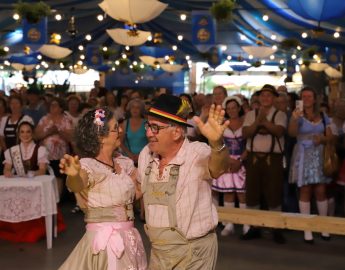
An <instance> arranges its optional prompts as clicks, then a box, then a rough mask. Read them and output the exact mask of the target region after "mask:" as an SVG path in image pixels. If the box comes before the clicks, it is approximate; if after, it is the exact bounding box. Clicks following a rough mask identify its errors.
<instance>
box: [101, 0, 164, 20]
mask: <svg viewBox="0 0 345 270" xmlns="http://www.w3.org/2000/svg"><path fill="white" fill-rule="evenodd" d="M99 6H100V8H101V9H103V11H104V12H105V13H107V14H108V15H109V16H110V17H112V18H113V19H115V20H118V21H122V22H127V23H132V24H134V23H145V22H148V21H150V20H152V19H154V18H156V17H157V16H159V14H161V13H162V12H163V10H164V9H166V8H167V6H168V5H167V4H164V3H161V2H159V1H157V0H104V1H103V2H102V3H100V4H99Z"/></svg>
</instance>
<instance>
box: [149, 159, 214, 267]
mask: <svg viewBox="0 0 345 270" xmlns="http://www.w3.org/2000/svg"><path fill="white" fill-rule="evenodd" d="M152 162H153V160H152V161H151V162H150V163H149V165H148V166H147V168H146V170H145V178H144V181H143V185H142V192H143V196H144V205H145V212H146V213H147V212H148V209H147V207H148V205H152V204H158V205H165V206H167V207H168V216H169V227H163V228H160V227H159V228H158V227H151V226H149V225H147V224H146V225H145V232H146V234H147V235H148V237H149V239H150V241H151V245H152V247H151V256H150V263H149V269H150V270H162V269H164V270H169V269H189V270H196V269H200V270H201V269H210V270H212V269H214V268H215V263H216V257H217V237H216V234H215V233H214V232H210V233H208V234H206V235H205V236H203V237H200V238H197V239H187V238H186V237H185V235H184V234H183V233H182V232H181V231H180V230H179V229H178V228H177V217H176V186H177V181H178V178H179V171H180V166H179V165H173V166H171V168H170V172H169V181H168V182H150V175H151V170H152Z"/></svg>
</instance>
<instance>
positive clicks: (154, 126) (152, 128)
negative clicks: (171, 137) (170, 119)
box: [145, 122, 173, 135]
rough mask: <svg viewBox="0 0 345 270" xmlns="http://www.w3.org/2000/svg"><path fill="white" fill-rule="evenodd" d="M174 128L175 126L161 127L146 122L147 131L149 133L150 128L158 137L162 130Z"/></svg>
mask: <svg viewBox="0 0 345 270" xmlns="http://www.w3.org/2000/svg"><path fill="white" fill-rule="evenodd" d="M172 126H173V125H168V126H159V125H157V124H150V123H149V122H145V130H146V131H147V130H148V129H149V128H150V129H151V131H152V133H153V134H155V135H157V134H158V133H159V131H160V130H161V129H165V128H168V127H172Z"/></svg>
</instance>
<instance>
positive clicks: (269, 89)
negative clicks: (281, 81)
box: [258, 84, 279, 97]
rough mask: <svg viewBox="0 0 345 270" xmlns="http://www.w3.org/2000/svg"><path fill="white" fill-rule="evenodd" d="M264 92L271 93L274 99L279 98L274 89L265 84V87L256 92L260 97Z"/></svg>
mask: <svg viewBox="0 0 345 270" xmlns="http://www.w3.org/2000/svg"><path fill="white" fill-rule="evenodd" d="M264 91H268V92H271V93H272V94H273V95H275V96H276V97H278V96H279V94H278V92H277V90H276V88H275V87H274V86H273V85H271V84H265V85H264V86H263V87H262V88H261V89H260V91H258V93H259V95H260V94H261V93H262V92H264Z"/></svg>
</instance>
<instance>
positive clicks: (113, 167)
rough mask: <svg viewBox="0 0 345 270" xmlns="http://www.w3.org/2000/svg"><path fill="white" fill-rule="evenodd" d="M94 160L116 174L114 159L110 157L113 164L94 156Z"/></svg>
mask: <svg viewBox="0 0 345 270" xmlns="http://www.w3.org/2000/svg"><path fill="white" fill-rule="evenodd" d="M94 159H95V160H97V161H98V162H99V163H102V164H103V165H105V166H107V167H109V168H110V169H111V171H112V173H115V174H116V171H115V163H114V159H112V162H113V166H111V165H109V164H108V163H105V162H103V161H101V160H99V159H97V158H94Z"/></svg>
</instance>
